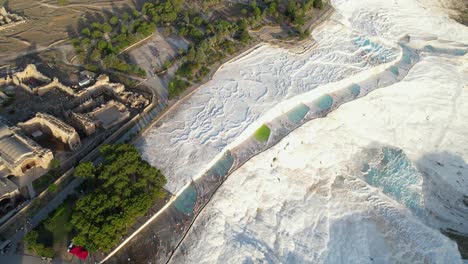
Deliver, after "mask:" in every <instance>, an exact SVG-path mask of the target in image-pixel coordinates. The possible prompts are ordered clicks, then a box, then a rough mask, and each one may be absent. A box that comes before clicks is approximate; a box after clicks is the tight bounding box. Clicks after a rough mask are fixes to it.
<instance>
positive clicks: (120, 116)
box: [87, 100, 130, 129]
mask: <svg viewBox="0 0 468 264" xmlns="http://www.w3.org/2000/svg"><path fill="white" fill-rule="evenodd" d="M87 115H88V116H90V117H91V118H93V119H94V120H97V121H98V124H99V126H101V127H102V128H104V129H109V128H111V127H113V126H115V125H117V124H119V123H121V122H123V121H125V120H126V119H127V118H129V117H130V112H129V111H127V108H126V107H125V105H123V104H121V103H119V102H116V101H114V100H112V101H110V102H108V103H107V104H104V105H102V106H101V107H98V108H96V109H94V110H93V111H92V112H90V113H88V114H87Z"/></svg>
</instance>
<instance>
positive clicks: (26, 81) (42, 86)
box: [12, 64, 75, 96]
mask: <svg viewBox="0 0 468 264" xmlns="http://www.w3.org/2000/svg"><path fill="white" fill-rule="evenodd" d="M12 82H13V83H14V84H16V85H17V86H19V87H21V88H23V89H24V90H25V91H26V92H28V93H31V94H38V95H44V94H45V93H47V92H49V91H51V90H52V89H60V90H62V91H63V92H65V93H67V94H68V95H71V96H74V95H75V92H74V91H73V89H71V88H70V87H68V86H65V85H63V84H62V83H61V82H59V80H58V79H57V78H56V77H54V78H53V79H52V80H51V79H50V78H49V77H47V76H45V75H44V74H42V73H41V72H39V71H38V70H37V68H36V66H35V65H34V64H28V65H27V66H26V68H24V70H23V71H20V72H17V73H14V74H13V77H12Z"/></svg>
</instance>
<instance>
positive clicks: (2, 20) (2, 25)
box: [0, 6, 26, 31]
mask: <svg viewBox="0 0 468 264" xmlns="http://www.w3.org/2000/svg"><path fill="white" fill-rule="evenodd" d="M25 22H26V19H25V18H24V17H21V16H19V15H17V14H12V13H9V12H8V11H6V9H5V7H3V6H1V7H0V31H2V30H5V29H8V28H11V27H14V26H17V25H20V24H23V23H25Z"/></svg>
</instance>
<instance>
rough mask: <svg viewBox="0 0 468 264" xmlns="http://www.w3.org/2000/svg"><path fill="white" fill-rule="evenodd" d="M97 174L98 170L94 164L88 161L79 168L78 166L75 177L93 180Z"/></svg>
mask: <svg viewBox="0 0 468 264" xmlns="http://www.w3.org/2000/svg"><path fill="white" fill-rule="evenodd" d="M95 173H96V168H95V167H94V165H93V163H92V162H90V161H88V162H82V163H80V164H79V165H78V166H76V168H75V172H74V173H73V175H75V177H78V178H82V179H93V178H94V177H95Z"/></svg>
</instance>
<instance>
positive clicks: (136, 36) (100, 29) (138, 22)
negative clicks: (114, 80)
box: [72, 10, 156, 77]
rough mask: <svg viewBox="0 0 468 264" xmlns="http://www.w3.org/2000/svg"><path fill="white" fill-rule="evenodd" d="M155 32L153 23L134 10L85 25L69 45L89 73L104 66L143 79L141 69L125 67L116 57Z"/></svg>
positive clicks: (124, 63)
mask: <svg viewBox="0 0 468 264" xmlns="http://www.w3.org/2000/svg"><path fill="white" fill-rule="evenodd" d="M155 30H156V24H155V23H153V22H151V21H148V20H147V19H145V18H144V16H143V15H142V14H141V13H140V12H138V11H136V10H134V11H133V12H132V14H128V13H123V15H122V16H120V17H117V16H112V17H110V18H108V20H107V21H106V22H104V23H98V22H93V23H91V24H90V25H87V26H86V27H84V28H83V29H82V30H81V32H80V34H79V37H78V38H76V39H73V40H72V44H73V45H74V47H75V51H76V53H77V55H78V57H79V58H80V59H81V61H82V62H84V63H85V65H86V67H87V68H88V69H89V70H93V71H95V70H97V69H98V68H99V67H103V68H105V69H113V70H117V71H120V72H124V73H128V74H135V75H137V76H140V77H144V76H145V75H146V73H145V71H144V70H142V69H141V68H139V67H137V66H135V65H131V64H128V63H127V62H125V61H124V60H122V59H120V58H118V56H117V55H118V54H119V53H120V52H121V51H122V50H123V49H125V48H127V47H128V46H130V45H132V44H133V43H135V42H137V41H139V40H141V39H143V38H145V37H147V36H149V35H151V34H152V33H153V32H154V31H155Z"/></svg>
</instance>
